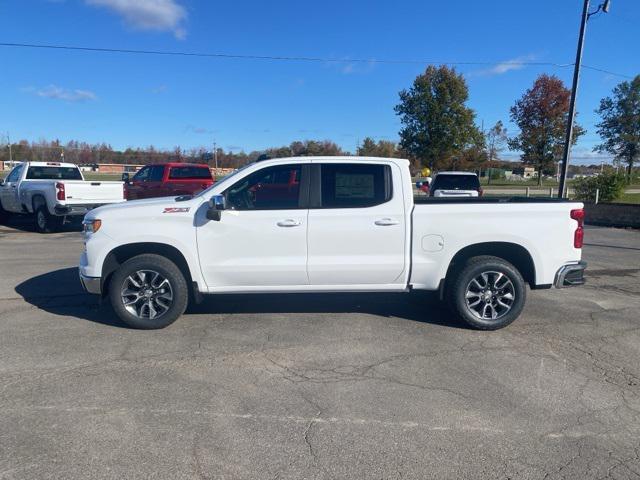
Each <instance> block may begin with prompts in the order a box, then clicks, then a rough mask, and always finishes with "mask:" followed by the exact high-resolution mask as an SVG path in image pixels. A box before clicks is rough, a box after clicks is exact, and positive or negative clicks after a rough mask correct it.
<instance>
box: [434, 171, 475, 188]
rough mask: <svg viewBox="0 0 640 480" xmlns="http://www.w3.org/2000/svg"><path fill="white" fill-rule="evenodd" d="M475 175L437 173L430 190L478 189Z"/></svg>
mask: <svg viewBox="0 0 640 480" xmlns="http://www.w3.org/2000/svg"><path fill="white" fill-rule="evenodd" d="M479 188H480V181H479V180H478V177H477V175H446V174H445V175H437V176H436V178H435V180H434V181H433V185H431V190H432V191H433V190H478V189H479Z"/></svg>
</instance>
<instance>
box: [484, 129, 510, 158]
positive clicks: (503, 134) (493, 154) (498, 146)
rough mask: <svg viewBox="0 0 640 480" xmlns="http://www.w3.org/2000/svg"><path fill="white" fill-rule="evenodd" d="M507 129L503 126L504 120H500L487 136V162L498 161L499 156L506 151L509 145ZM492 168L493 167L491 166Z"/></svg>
mask: <svg viewBox="0 0 640 480" xmlns="http://www.w3.org/2000/svg"><path fill="white" fill-rule="evenodd" d="M508 139H509V138H508V137H507V129H506V128H505V126H504V125H503V124H502V120H498V121H497V122H496V124H495V125H494V126H493V127H491V128H490V129H489V131H488V132H487V133H486V135H485V142H486V146H487V160H488V161H489V162H492V161H494V160H497V159H498V154H499V153H500V152H501V151H502V150H503V149H504V146H505V145H506V143H507V140H508ZM489 166H492V165H489Z"/></svg>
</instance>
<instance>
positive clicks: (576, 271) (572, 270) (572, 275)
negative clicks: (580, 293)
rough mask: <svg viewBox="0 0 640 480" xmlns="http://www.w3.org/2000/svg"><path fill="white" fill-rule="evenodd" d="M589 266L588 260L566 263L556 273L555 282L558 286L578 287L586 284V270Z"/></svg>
mask: <svg viewBox="0 0 640 480" xmlns="http://www.w3.org/2000/svg"><path fill="white" fill-rule="evenodd" d="M586 268H587V262H584V261H581V262H578V263H574V264H571V265H564V266H563V267H562V268H561V269H560V270H558V272H557V273H556V278H555V281H554V282H553V284H554V286H555V287H556V288H565V287H576V286H578V285H584V282H585V280H584V271H585V269H586Z"/></svg>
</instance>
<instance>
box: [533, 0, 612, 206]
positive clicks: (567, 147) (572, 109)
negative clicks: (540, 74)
mask: <svg viewBox="0 0 640 480" xmlns="http://www.w3.org/2000/svg"><path fill="white" fill-rule="evenodd" d="M609 4H610V0H605V1H604V3H601V4H600V5H598V9H597V10H596V11H595V12H591V13H589V0H584V6H583V7H582V17H581V21H580V35H579V36H578V49H577V51H576V63H575V64H574V67H573V84H572V87H571V100H570V101H569V118H568V120H567V132H566V134H565V140H564V151H563V154H562V175H561V176H560V185H559V186H558V198H564V197H565V195H566V189H567V188H566V183H567V172H568V170H569V159H570V157H571V144H572V143H573V123H574V120H575V116H576V98H577V96H578V81H579V79H580V64H581V63H582V49H583V47H584V36H585V32H586V29H587V20H589V17H591V15H595V14H596V13H598V12H600V10H602V11H603V12H604V13H608V12H609ZM540 173H542V172H540Z"/></svg>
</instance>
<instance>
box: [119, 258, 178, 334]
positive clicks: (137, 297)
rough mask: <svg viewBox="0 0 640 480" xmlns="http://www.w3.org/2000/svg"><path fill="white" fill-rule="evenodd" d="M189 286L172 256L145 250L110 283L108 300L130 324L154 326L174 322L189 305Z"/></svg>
mask: <svg viewBox="0 0 640 480" xmlns="http://www.w3.org/2000/svg"><path fill="white" fill-rule="evenodd" d="M188 298H189V289H188V286H187V282H186V280H185V279H184V275H182V272H181V271H180V269H179V268H178V267H177V266H176V264H175V263H173V262H172V261H171V260H169V259H167V258H165V257H162V256H160V255H154V254H144V255H138V256H136V257H133V258H131V259H129V260H127V261H126V262H124V263H123V264H122V265H120V267H118V269H117V270H116V271H115V273H114V274H113V277H112V278H111V281H110V283H109V300H110V301H111V306H112V307H113V310H114V311H115V312H116V314H117V315H118V317H119V318H120V319H121V320H122V321H123V322H125V323H126V324H127V325H129V326H130V327H134V328H141V329H145V330H152V329H156V328H164V327H166V326H168V325H170V324H172V323H173V322H175V321H176V320H177V319H178V317H180V315H182V314H183V313H184V311H185V309H186V308H187V302H188Z"/></svg>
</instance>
